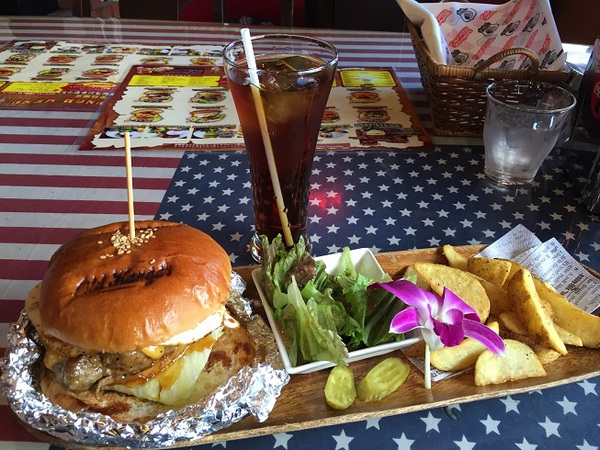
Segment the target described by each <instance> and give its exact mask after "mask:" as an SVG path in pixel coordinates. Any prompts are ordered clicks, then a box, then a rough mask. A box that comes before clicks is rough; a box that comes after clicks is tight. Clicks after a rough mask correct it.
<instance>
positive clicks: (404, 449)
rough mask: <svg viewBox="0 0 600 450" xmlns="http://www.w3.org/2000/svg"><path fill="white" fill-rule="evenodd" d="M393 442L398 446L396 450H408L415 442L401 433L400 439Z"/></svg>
mask: <svg viewBox="0 0 600 450" xmlns="http://www.w3.org/2000/svg"><path fill="white" fill-rule="evenodd" d="M394 442H395V443H396V444H397V445H398V450H410V448H411V447H412V445H413V443H414V442H415V441H414V440H412V439H408V438H407V437H406V435H405V434H404V433H402V435H400V438H398V439H394Z"/></svg>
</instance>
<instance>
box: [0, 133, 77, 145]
mask: <svg viewBox="0 0 600 450" xmlns="http://www.w3.org/2000/svg"><path fill="white" fill-rule="evenodd" d="M77 138H78V136H75V135H73V136H64V135H63V136H51V135H40V134H37V135H31V134H0V142H2V143H3V144H51V145H72V144H74V143H75V139H77Z"/></svg>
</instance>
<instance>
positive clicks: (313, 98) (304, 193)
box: [223, 34, 338, 261]
mask: <svg viewBox="0 0 600 450" xmlns="http://www.w3.org/2000/svg"><path fill="white" fill-rule="evenodd" d="M252 47H253V50H254V56H255V59H256V70H255V72H256V75H257V76H258V84H259V86H255V87H251V82H250V80H251V78H253V79H254V80H255V81H256V78H255V77H254V74H253V73H251V72H252V70H254V69H249V68H248V62H247V58H246V53H245V50H244V44H243V42H242V41H241V40H239V41H235V42H232V43H231V44H229V45H228V46H227V47H226V48H225V50H224V51H223V65H224V69H225V73H226V75H227V78H228V81H229V87H230V89H231V94H232V96H233V100H234V103H235V107H236V111H237V113H238V117H239V119H240V124H241V127H242V133H243V135H244V143H245V146H246V150H247V153H248V158H249V162H250V176H251V179H252V191H253V197H254V223H255V233H254V236H253V238H252V241H251V244H250V250H251V253H252V256H253V257H254V258H255V259H256V260H258V261H260V257H261V252H262V248H261V247H262V245H261V236H263V235H265V236H267V237H268V238H269V240H272V239H273V238H274V237H275V236H277V234H282V235H284V230H283V228H282V226H283V225H282V218H281V215H280V212H281V211H280V209H278V205H277V202H276V192H277V189H274V185H273V176H272V173H270V171H269V166H268V161H267V153H268V149H265V142H264V139H263V134H261V126H260V124H259V115H260V114H262V112H261V109H260V108H262V111H263V112H264V118H265V119H266V120H265V121H264V123H266V128H267V130H268V136H269V138H270V146H271V147H272V154H273V156H274V162H275V166H276V171H277V176H278V178H279V186H280V188H281V196H282V199H281V200H283V204H284V205H285V210H284V212H285V215H286V216H287V221H288V222H289V227H290V231H291V237H292V238H293V241H294V242H297V241H298V239H299V237H300V236H304V237H305V238H306V234H305V233H306V226H307V219H308V215H307V210H308V198H309V194H310V174H311V168H312V162H313V156H314V152H315V146H316V143H317V137H318V134H319V128H320V125H321V119H322V117H323V112H324V110H325V106H326V104H327V99H328V97H329V92H330V90H331V85H332V82H333V79H334V75H335V71H336V66H337V61H338V53H337V50H336V49H335V47H334V46H332V45H331V44H329V43H327V42H325V41H322V40H320V39H315V38H311V37H305V36H299V35H286V34H270V35H263V36H255V37H253V38H252ZM257 88H258V91H259V92H260V99H261V100H262V102H261V103H262V106H261V107H260V108H259V109H258V110H257V102H256V97H255V95H256V89H257ZM252 89H254V90H255V93H254V94H253V92H252ZM257 111H258V112H257ZM280 205H281V203H280ZM288 236H289V234H288Z"/></svg>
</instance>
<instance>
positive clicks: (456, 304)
mask: <svg viewBox="0 0 600 450" xmlns="http://www.w3.org/2000/svg"><path fill="white" fill-rule="evenodd" d="M442 297H443V305H444V309H445V310H450V309H458V310H459V311H461V312H462V313H463V315H467V314H475V315H477V312H476V311H475V310H474V309H473V308H472V307H471V306H469V305H468V304H467V303H465V302H464V300H462V299H461V298H460V297H459V296H458V295H456V294H455V293H454V292H452V291H451V290H450V289H448V288H446V287H445V288H444V292H443V294H442ZM478 318H479V317H478Z"/></svg>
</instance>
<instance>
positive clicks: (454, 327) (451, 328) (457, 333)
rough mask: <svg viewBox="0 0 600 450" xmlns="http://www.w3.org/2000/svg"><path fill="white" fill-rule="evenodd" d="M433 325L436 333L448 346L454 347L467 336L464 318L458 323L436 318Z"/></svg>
mask: <svg viewBox="0 0 600 450" xmlns="http://www.w3.org/2000/svg"><path fill="white" fill-rule="evenodd" d="M433 326H434V328H433V330H434V331H435V334H437V335H438V336H439V337H440V341H442V343H443V344H444V345H445V346H446V347H454V346H456V345H458V344H460V343H461V342H462V341H463V339H464V337H465V333H464V330H463V322H462V320H461V321H460V322H459V323H458V324H456V323H444V322H439V321H437V320H436V321H434V325H433Z"/></svg>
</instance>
